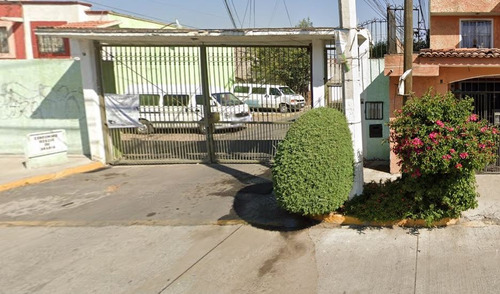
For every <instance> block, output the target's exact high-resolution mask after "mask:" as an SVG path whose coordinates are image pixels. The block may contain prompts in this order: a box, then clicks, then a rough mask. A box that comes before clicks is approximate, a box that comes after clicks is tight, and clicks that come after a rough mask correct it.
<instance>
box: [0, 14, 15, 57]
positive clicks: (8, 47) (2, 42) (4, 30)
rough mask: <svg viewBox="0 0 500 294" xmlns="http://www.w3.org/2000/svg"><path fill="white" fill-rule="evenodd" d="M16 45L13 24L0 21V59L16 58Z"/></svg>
mask: <svg viewBox="0 0 500 294" xmlns="http://www.w3.org/2000/svg"><path fill="white" fill-rule="evenodd" d="M14 44H15V42H14V30H13V23H12V22H10V21H0V58H15V57H16V47H15V45H14Z"/></svg>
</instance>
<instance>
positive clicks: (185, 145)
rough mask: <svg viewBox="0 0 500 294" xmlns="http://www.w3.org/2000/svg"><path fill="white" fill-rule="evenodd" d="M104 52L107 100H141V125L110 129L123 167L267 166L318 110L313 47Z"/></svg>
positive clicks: (141, 48) (142, 48)
mask: <svg viewBox="0 0 500 294" xmlns="http://www.w3.org/2000/svg"><path fill="white" fill-rule="evenodd" d="M330 50H332V48H330ZM100 52H101V62H100V64H101V72H102V86H103V94H104V96H105V97H106V95H108V96H109V95H110V94H114V95H115V96H116V97H121V96H124V97H125V96H126V95H129V96H130V95H132V96H133V97H135V99H137V100H138V106H137V110H138V114H135V115H139V121H140V122H141V125H140V126H126V127H113V128H110V136H111V145H112V158H113V160H112V162H113V163H115V164H147V163H151V164H156V163H187V162H207V163H211V162H266V163H267V162H269V161H271V160H272V159H273V157H274V155H275V152H276V146H277V144H278V142H279V141H281V140H282V139H283V138H284V136H285V134H286V132H287V130H288V127H289V126H290V124H291V123H292V122H293V121H294V120H295V119H297V118H298V117H300V115H302V114H303V113H305V112H306V111H307V110H309V109H310V108H311V98H310V96H311V92H310V91H311V48H310V47H309V46H307V47H272V46H267V47H265V46H260V47H257V46H253V47H222V46H220V47H216V46H210V47H204V46H201V47H186V46H101V47H100ZM325 52H326V51H325ZM330 55H331V54H329V55H328V56H330ZM331 58H334V57H333V55H332V57H331ZM325 70H326V69H325ZM326 96H327V97H328V93H326ZM327 99H328V98H327ZM335 99H336V100H335V102H337V100H338V99H339V98H338V97H335ZM329 101H330V103H331V101H332V100H331V99H330V100H329ZM334 104H335V105H337V106H338V105H340V103H334ZM205 114H206V115H205Z"/></svg>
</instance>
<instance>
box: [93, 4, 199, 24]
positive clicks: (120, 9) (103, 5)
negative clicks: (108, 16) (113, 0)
mask: <svg viewBox="0 0 500 294" xmlns="http://www.w3.org/2000/svg"><path fill="white" fill-rule="evenodd" d="M85 2H88V3H92V4H95V5H98V6H102V7H106V8H111V9H113V10H117V11H122V12H126V13H129V14H131V15H136V16H140V17H144V18H145V19H152V20H157V21H161V22H165V21H167V22H169V23H175V21H170V20H165V19H161V18H158V17H153V16H150V15H145V14H141V13H137V12H134V11H130V10H126V9H122V8H118V7H114V6H110V5H105V4H101V3H98V2H95V1H88V0H85ZM184 26H186V27H190V28H195V27H193V26H189V25H184Z"/></svg>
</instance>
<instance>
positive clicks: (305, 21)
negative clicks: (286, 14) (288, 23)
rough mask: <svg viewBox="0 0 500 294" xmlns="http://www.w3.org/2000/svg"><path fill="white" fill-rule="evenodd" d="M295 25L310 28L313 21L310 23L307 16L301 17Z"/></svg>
mask: <svg viewBox="0 0 500 294" xmlns="http://www.w3.org/2000/svg"><path fill="white" fill-rule="evenodd" d="M295 27H297V28H303V29H306V28H312V27H313V23H312V21H311V19H309V17H307V18H303V19H302V20H301V21H299V23H298V24H297V25H296V26H295Z"/></svg>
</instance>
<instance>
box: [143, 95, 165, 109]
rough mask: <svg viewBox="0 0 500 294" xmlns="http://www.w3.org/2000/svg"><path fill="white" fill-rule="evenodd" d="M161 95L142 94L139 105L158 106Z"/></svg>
mask: <svg viewBox="0 0 500 294" xmlns="http://www.w3.org/2000/svg"><path fill="white" fill-rule="evenodd" d="M158 102H160V95H155V94H140V95H139V105H141V106H158Z"/></svg>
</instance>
